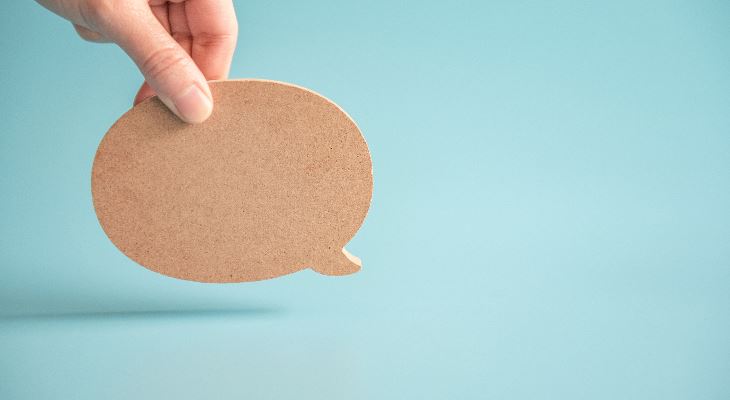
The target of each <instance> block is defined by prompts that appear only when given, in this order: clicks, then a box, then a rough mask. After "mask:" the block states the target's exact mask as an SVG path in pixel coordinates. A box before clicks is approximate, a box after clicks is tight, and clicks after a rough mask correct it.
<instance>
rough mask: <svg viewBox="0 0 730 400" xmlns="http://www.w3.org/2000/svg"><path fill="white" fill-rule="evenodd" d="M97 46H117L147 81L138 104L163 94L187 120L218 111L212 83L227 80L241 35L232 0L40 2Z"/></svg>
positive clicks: (139, 95)
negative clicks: (211, 90)
mask: <svg viewBox="0 0 730 400" xmlns="http://www.w3.org/2000/svg"><path fill="white" fill-rule="evenodd" d="M37 1H38V2H39V3H40V4H41V5H43V6H44V7H46V8H48V9H49V10H51V11H53V12H54V13H56V14H58V15H60V16H62V17H64V18H66V19H67V20H69V21H71V22H72V23H73V24H74V27H75V28H76V31H77V32H78V33H79V35H80V36H81V37H82V38H84V39H86V40H89V41H92V42H114V43H116V44H118V45H119V46H120V47H121V48H122V49H123V50H124V51H125V52H126V53H127V54H128V55H129V57H131V58H132V60H133V61H134V62H135V64H137V67H139V69H140V71H141V72H142V75H144V78H145V82H144V83H143V84H142V87H141V88H140V89H139V93H137V97H136V98H135V99H134V104H137V103H139V102H140V101H142V100H144V99H146V98H148V97H150V96H152V95H154V94H157V95H158V96H159V98H160V100H162V102H163V103H165V104H166V105H167V106H168V107H169V108H170V110H172V111H173V112H174V113H175V114H177V116H178V117H180V118H181V119H182V120H183V121H186V122H190V123H198V122H203V121H205V120H206V119H207V118H208V117H209V116H210V113H211V112H212V110H213V98H212V96H211V94H210V88H209V87H208V83H207V81H206V80H214V79H225V78H226V77H227V76H228V70H229V68H230V66H231V59H232V58H233V51H234V50H235V47H236V38H237V36H238V23H237V22H236V15H235V12H234V10H233V4H232V0H170V1H166V0H37Z"/></svg>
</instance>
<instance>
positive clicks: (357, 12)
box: [0, 0, 730, 400]
mask: <svg viewBox="0 0 730 400" xmlns="http://www.w3.org/2000/svg"><path fill="white" fill-rule="evenodd" d="M444 3H445V2H444ZM548 3H549V4H548ZM238 14H239V18H240V25H241V34H240V42H239V49H238V53H237V55H236V59H235V62H234V65H233V68H232V76H233V77H261V78H269V79H276V80H283V81H289V82H293V83H296V84H299V85H303V86H306V87H309V88H312V89H314V90H316V91H318V92H320V93H322V94H324V95H325V96H327V97H329V98H331V99H333V100H334V101H336V102H337V103H339V104H340V105H341V106H342V107H343V108H344V109H345V110H347V111H348V112H349V113H350V115H352V116H353V118H354V119H355V120H356V121H357V122H358V124H359V125H360V127H361V128H362V130H363V132H364V133H365V136H366V138H367V140H368V143H369V145H370V147H371V151H372V154H373V161H374V169H375V194H374V199H373V204H372V208H371V211H370V214H369V216H368V219H367V220H366V222H365V225H364V226H363V228H362V229H361V231H360V232H359V233H358V235H357V236H356V237H355V239H354V240H353V242H352V243H351V244H350V245H349V246H348V248H349V249H350V250H351V252H352V253H354V254H356V255H359V256H361V257H362V258H363V260H364V263H365V264H364V269H363V270H362V272H361V273H359V274H356V275H353V276H348V277H343V278H328V277H323V276H320V275H317V274H316V273H314V272H312V271H304V272H300V273H297V274H294V275H290V276H286V277H283V278H280V279H276V280H271V281H266V282H259V283H250V284H232V285H204V284H198V283H191V282H185V281H179V280H174V279H170V278H166V277H163V276H161V275H157V274H155V273H152V272H149V271H147V270H146V269H144V268H141V267H138V266H137V265H135V264H134V263H132V262H131V261H129V260H128V259H127V258H126V257H124V256H123V255H122V254H120V253H119V252H118V251H117V250H116V248H115V247H114V246H113V245H112V244H111V243H110V242H109V241H108V240H107V238H106V237H105V236H104V234H103V232H102V231H101V229H100V227H99V225H98V223H97V221H96V218H95V216H94V212H93V209H92V205H91V197H90V193H89V192H90V190H89V176H90V168H91V162H92V159H93V156H94V152H95V150H96V146H97V144H98V142H99V140H100V139H101V137H102V135H103V134H104V133H105V132H106V130H107V129H108V128H109V126H110V125H111V124H112V123H113V122H114V121H115V120H116V119H117V118H118V117H119V116H120V115H121V114H122V113H123V112H124V111H126V110H127V109H128V107H129V105H130V102H131V99H132V97H133V95H134V92H135V90H136V86H137V85H138V83H139V81H140V76H139V74H138V72H137V71H136V70H135V68H134V66H133V65H132V64H131V62H129V61H128V60H127V59H126V58H125V57H124V55H123V54H122V52H121V51H119V50H118V49H117V48H115V47H113V46H100V45H93V44H88V43H84V42H82V41H80V40H78V39H77V38H76V37H75V35H74V32H73V30H72V29H71V27H70V25H69V24H68V23H66V22H64V21H62V20H60V19H58V18H56V17H55V16H53V15H51V14H50V13H48V12H46V11H45V10H43V9H41V8H40V7H39V6H37V5H35V4H34V3H32V2H29V1H22V2H21V1H13V2H8V3H7V4H4V10H3V12H2V14H1V16H0V30H1V31H2V32H1V34H0V49H1V50H2V54H3V55H2V74H0V84H1V87H2V89H3V93H2V96H0V109H1V110H2V121H1V123H2V133H0V207H1V208H0V265H1V266H2V270H1V271H0V313H1V314H2V315H4V318H2V319H0V399H3V400H4V399H130V398H136V399H162V398H177V399H187V398H212V399H213V398H252V399H254V398H256V399H269V398H270V399H284V398H287V399H288V398H296V399H310V398H311V399H435V398H441V399H447V398H448V399H561V400H565V399H662V400H667V399H692V400H697V399H727V398H730V340H729V339H728V338H729V337H730V244H729V243H730V211H729V210H728V206H729V205H730V23H729V22H730V3H728V2H723V1H715V2H710V1H689V0H688V1H684V2H680V1H661V2H659V1H657V2H634V1H618V2H593V4H590V5H589V4H588V3H585V2H573V4H571V3H569V2H535V3H533V4H527V3H518V2H500V3H499V4H485V3H483V2H472V3H465V2H459V3H458V4H453V5H446V4H436V3H429V2H417V1H412V2H410V4H406V3H396V2H390V1H377V2H338V1H331V2H327V3H325V2H312V1H290V2H288V4H285V3H284V2H279V3H277V4H268V2H258V3H254V2H239V3H238ZM23 315H25V316H23ZM28 315H35V316H28ZM244 396H248V397H244Z"/></svg>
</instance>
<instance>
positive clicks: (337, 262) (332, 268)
mask: <svg viewBox="0 0 730 400" xmlns="http://www.w3.org/2000/svg"><path fill="white" fill-rule="evenodd" d="M361 266H362V261H360V259H359V258H358V257H355V256H353V255H352V254H350V252H348V251H347V250H345V249H342V253H341V254H340V253H335V254H333V255H332V257H331V258H329V259H323V260H321V261H320V262H319V263H318V264H317V265H315V266H313V267H312V269H313V270H315V271H317V272H319V273H320V274H322V275H349V274H354V273H355V272H357V271H359V270H360V267H361Z"/></svg>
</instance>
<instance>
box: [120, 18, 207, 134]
mask: <svg viewBox="0 0 730 400" xmlns="http://www.w3.org/2000/svg"><path fill="white" fill-rule="evenodd" d="M124 14H125V15H124V16H122V17H121V18H115V19H116V23H112V24H111V25H112V26H109V27H108V28H107V30H108V31H109V37H110V38H111V39H112V40H114V41H115V42H116V43H117V44H118V45H119V46H120V47H121V48H122V49H123V50H124V51H125V52H126V53H127V54H128V55H129V56H130V57H131V58H132V60H133V61H134V62H135V64H137V67H139V69H140V71H141V72H142V75H144V78H145V80H146V81H147V83H148V84H149V85H150V86H151V87H152V89H154V91H155V92H156V93H157V95H158V97H159V98H160V100H162V102H163V103H165V105H167V107H169V108H170V110H172V112H174V113H175V114H176V115H177V116H178V117H180V119H182V120H183V121H185V122H189V123H199V122H203V121H205V120H206V119H207V118H208V117H209V116H210V114H211V112H212V111H213V98H212V96H211V94H210V88H208V83H207V82H206V80H205V77H204V76H203V74H202V72H200V70H199V69H198V67H197V66H196V65H195V62H194V61H193V60H192V58H190V56H189V55H188V54H187V53H186V52H185V50H184V49H183V48H182V47H180V45H179V44H178V43H177V42H176V41H175V40H174V39H173V38H172V36H170V34H169V33H168V32H167V31H166V30H165V28H164V27H163V26H162V25H161V24H160V22H159V21H158V20H157V18H155V16H154V14H152V11H151V9H150V8H149V7H148V6H141V7H134V8H130V9H127V10H126V12H125V13H124Z"/></svg>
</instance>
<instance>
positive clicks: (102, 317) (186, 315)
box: [0, 307, 284, 324]
mask: <svg viewBox="0 0 730 400" xmlns="http://www.w3.org/2000/svg"><path fill="white" fill-rule="evenodd" d="M283 313H284V312H283V310H281V309H277V308H267V307H251V308H241V309H220V310H202V309H201V310H145V311H94V312H71V313H38V314H22V315H21V314H19V315H0V324H2V323H6V322H9V323H13V322H23V323H25V322H31V323H32V322H54V321H56V322H94V323H97V322H104V321H149V320H155V321H164V320H187V319H196V320H200V319H223V318H229V319H230V318H234V319H241V318H253V317H273V316H276V315H282V314H283Z"/></svg>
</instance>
